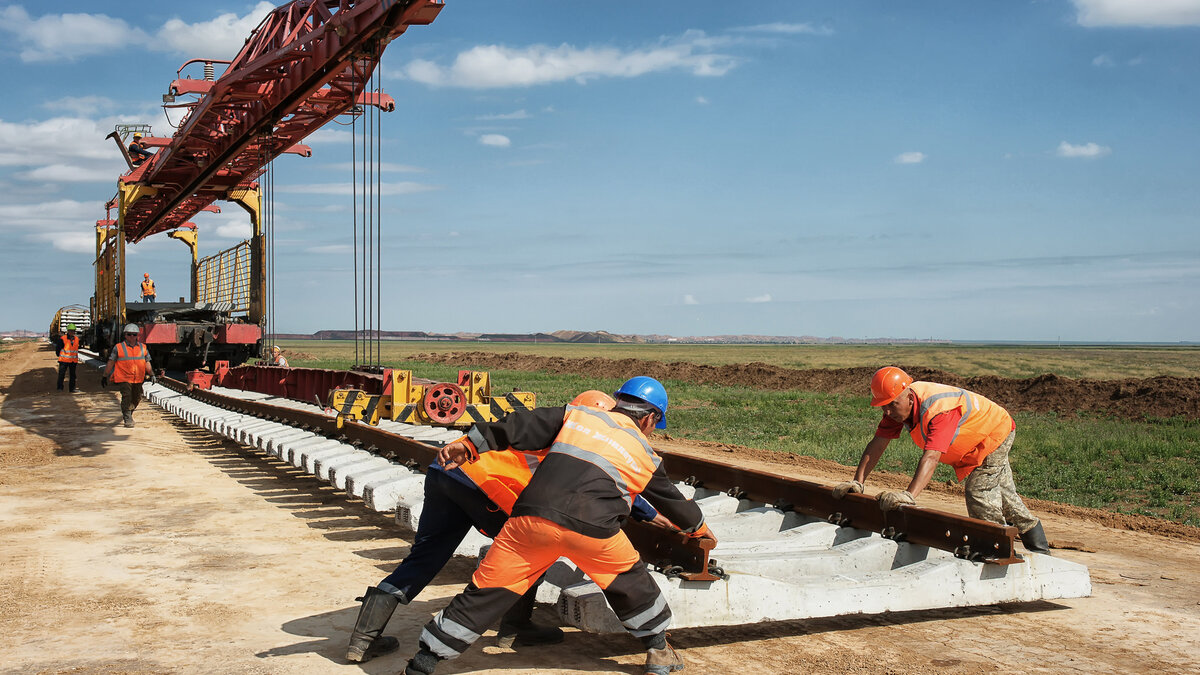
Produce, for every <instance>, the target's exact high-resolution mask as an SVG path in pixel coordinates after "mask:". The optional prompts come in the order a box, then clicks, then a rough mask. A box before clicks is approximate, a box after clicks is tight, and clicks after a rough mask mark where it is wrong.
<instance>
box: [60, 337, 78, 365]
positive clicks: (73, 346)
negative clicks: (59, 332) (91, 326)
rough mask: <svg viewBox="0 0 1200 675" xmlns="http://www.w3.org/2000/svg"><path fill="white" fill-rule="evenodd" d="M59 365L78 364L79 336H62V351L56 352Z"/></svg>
mask: <svg viewBox="0 0 1200 675" xmlns="http://www.w3.org/2000/svg"><path fill="white" fill-rule="evenodd" d="M58 362H59V363H79V336H78V335H76V336H75V337H70V336H67V335H64V336H62V349H60V350H59V352H58Z"/></svg>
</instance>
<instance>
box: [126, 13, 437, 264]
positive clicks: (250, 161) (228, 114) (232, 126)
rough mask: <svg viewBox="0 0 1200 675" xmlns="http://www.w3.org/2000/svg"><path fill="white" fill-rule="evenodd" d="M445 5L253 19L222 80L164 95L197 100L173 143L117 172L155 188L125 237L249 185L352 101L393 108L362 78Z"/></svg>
mask: <svg viewBox="0 0 1200 675" xmlns="http://www.w3.org/2000/svg"><path fill="white" fill-rule="evenodd" d="M442 7H443V1H442V0H294V1H293V2H290V3H288V4H286V5H282V6H280V7H278V8H276V9H275V10H273V11H272V12H271V13H270V14H269V15H268V16H267V17H266V19H264V20H263V22H262V23H261V24H259V26H258V28H256V29H255V30H254V33H253V34H252V35H251V37H250V39H249V40H247V42H246V45H245V46H244V47H242V50H241V52H239V53H238V55H237V57H236V58H235V59H234V60H233V61H232V62H230V64H229V67H228V68H227V69H226V70H225V72H224V73H223V74H222V75H221V77H220V78H218V79H216V80H215V81H213V80H207V79H206V80H193V79H180V80H175V81H174V82H172V83H171V91H170V96H174V95H180V94H199V95H200V99H199V100H198V101H196V102H195V103H191V104H187V105H186V106H185V107H188V108H190V110H189V112H188V113H187V115H186V116H185V117H184V118H183V120H182V121H181V122H180V124H179V127H178V131H176V133H175V135H174V136H173V137H172V138H171V139H170V143H169V144H165V147H163V148H162V149H161V150H159V151H158V152H157V153H156V154H155V155H154V156H153V157H151V158H149V159H148V160H147V161H146V162H145V163H143V164H142V165H141V166H138V167H137V168H135V169H133V170H132V171H131V172H129V173H128V174H127V175H125V176H122V177H121V179H120V180H121V182H122V183H125V184H133V183H137V184H139V185H142V186H147V187H149V188H152V190H148V191H146V195H145V196H142V197H140V198H139V199H137V200H136V201H135V202H134V203H133V204H131V205H130V207H129V209H128V211H127V212H126V213H125V240H126V241H127V242H129V243H135V242H138V241H141V240H142V239H145V238H146V237H148V236H150V235H153V234H156V233H159V232H165V231H168V230H173V229H175V228H177V227H180V226H181V225H183V224H184V223H186V222H187V221H188V220H189V219H191V218H192V217H193V216H194V215H195V214H196V213H198V212H199V211H201V210H202V209H203V208H204V207H206V206H208V205H209V204H211V203H212V202H213V201H215V200H217V199H228V198H229V197H230V192H231V191H233V190H235V189H237V188H239V187H242V188H245V187H250V186H252V185H253V182H254V180H255V179H256V178H258V176H259V175H260V174H261V173H262V171H263V169H264V167H265V166H266V165H267V164H268V163H269V162H270V161H271V160H272V159H274V158H275V157H277V156H278V155H280V154H282V153H285V152H289V151H291V152H297V151H299V152H304V150H305V149H303V146H300V148H299V149H298V148H297V144H298V143H299V142H300V141H302V140H303V139H304V138H305V137H307V136H308V135H309V134H311V133H312V132H314V131H316V130H317V129H319V128H320V127H321V126H322V125H324V124H325V123H327V122H329V121H330V120H331V119H333V118H334V117H336V116H337V115H339V114H342V113H344V112H346V111H347V110H349V109H350V108H351V106H353V105H355V104H356V103H361V104H364V105H375V106H379V107H380V108H383V109H385V110H392V109H394V108H395V102H394V101H393V100H392V99H391V97H389V96H386V95H383V94H371V95H366V96H364V94H363V91H364V89H365V87H366V85H367V82H368V80H369V79H370V77H371V74H372V73H373V72H374V71H375V68H376V67H377V66H378V64H379V59H380V57H381V56H382V55H383V50H384V48H385V47H386V46H387V44H388V43H389V42H391V41H392V40H393V39H395V38H396V37H398V36H399V35H401V34H402V33H404V32H405V31H406V30H407V29H408V27H409V26H412V25H427V24H429V23H431V22H432V21H433V20H434V19H435V18H436V17H437V15H438V13H439V12H440V11H441V9H442ZM189 63H191V62H189ZM209 63H211V61H210V62H209ZM184 65H185V66H186V65H187V64H184ZM181 70H182V68H181ZM165 98H166V99H167V100H169V98H170V97H169V96H168V97H165ZM152 140H159V139H152ZM151 145H160V143H151Z"/></svg>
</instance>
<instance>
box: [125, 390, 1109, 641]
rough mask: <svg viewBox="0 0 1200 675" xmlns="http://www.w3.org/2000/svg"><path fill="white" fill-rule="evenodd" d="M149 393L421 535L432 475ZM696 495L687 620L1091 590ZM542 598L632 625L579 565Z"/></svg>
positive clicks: (683, 611)
mask: <svg viewBox="0 0 1200 675" xmlns="http://www.w3.org/2000/svg"><path fill="white" fill-rule="evenodd" d="M214 391H217V392H218V393H220V394H223V395H226V396H234V397H239V398H247V399H252V400H257V401H262V402H265V403H269V404H271V405H277V406H285V407H289V408H294V409H297V410H305V411H309V412H312V411H319V410H320V408H318V407H317V406H315V405H312V404H307V403H303V402H298V401H292V400H288V399H280V398H274V397H270V396H266V395H263V394H259V393H254V392H242V391H239V390H230V389H221V388H214ZM146 394H147V397H148V398H149V400H150V401H151V402H152V403H154V404H156V405H158V406H160V407H162V408H163V409H165V410H167V411H168V412H171V413H172V414H175V415H177V416H178V417H180V418H181V419H183V420H185V421H186V422H188V423H189V424H192V425H196V426H199V427H203V428H205V429H207V430H209V431H211V432H213V433H214V434H217V435H220V436H224V437H226V438H229V439H231V440H234V441H236V442H238V443H241V444H243V445H245V446H249V447H253V448H256V449H257V450H259V451H261V452H263V453H265V454H267V455H270V456H272V457H275V458H278V459H279V460H281V461H282V462H285V463H287V464H290V465H291V466H293V467H296V468H299V469H302V470H304V471H305V472H307V473H309V474H312V475H314V476H317V477H318V478H320V479H321V480H324V481H328V482H329V483H331V484H332V485H333V486H334V487H336V488H337V489H339V490H343V491H345V493H346V495H347V497H348V498H349V497H353V498H358V499H361V500H362V501H363V503H364V504H366V506H367V507H368V508H370V509H372V510H374V511H377V512H382V513H386V512H393V511H394V512H395V518H396V521H397V523H398V524H399V525H401V526H403V527H405V528H407V529H409V530H415V529H416V526H417V522H418V520H419V519H420V515H421V509H422V506H423V501H422V500H423V497H424V475H423V474H422V473H420V472H417V471H414V470H413V469H411V468H407V467H405V466H403V465H401V464H397V463H395V462H391V461H388V460H387V459H384V458H382V457H379V456H376V455H374V454H372V453H370V452H367V451H366V450H361V449H358V448H356V447H354V446H351V445H348V444H345V443H341V442H339V441H336V440H331V439H329V438H326V437H323V436H320V435H318V434H314V433H311V432H307V431H304V430H301V429H297V428H295V427H290V426H287V425H285V424H281V423H277V422H268V421H265V420H262V419H259V418H256V417H253V416H250V415H243V414H240V413H234V412H230V411H228V410H224V409H222V408H218V407H216V406H212V405H209V404H207V403H203V402H200V401H197V400H194V399H191V398H188V397H187V396H185V395H182V394H178V393H176V392H174V391H172V390H170V389H168V388H166V387H163V386H159V385H153V384H147V385H146ZM381 427H383V428H384V429H385V430H387V431H389V432H392V433H397V434H401V435H404V436H407V437H409V438H413V439H417V440H420V441H422V442H423V443H426V444H428V445H431V446H433V447H440V446H442V445H444V444H446V443H449V442H450V441H453V440H455V439H457V438H459V437H460V436H461V435H462V433H461V432H460V431H455V430H451V429H442V428H437V427H417V426H412V425H406V424H400V423H396V422H390V421H388V422H384V423H382V424H381ZM678 486H679V489H680V490H681V491H682V492H683V493H684V494H685V495H687V496H691V497H693V498H694V499H696V502H697V503H698V504H699V505H700V507H701V509H702V510H703V511H704V513H705V518H706V519H707V521H708V523H709V526H710V527H711V528H712V529H713V531H714V532H715V533H716V534H717V536H718V537H720V540H721V541H720V544H719V545H718V546H717V548H716V549H714V550H713V551H712V560H713V561H715V564H716V565H718V566H719V567H720V568H721V570H722V571H723V573H724V575H726V577H725V578H723V579H720V580H717V581H705V582H698V581H686V580H683V579H681V578H679V577H678V576H677V575H675V574H673V573H672V571H671V570H656V571H654V572H653V576H654V579H655V581H656V582H657V583H658V585H659V587H660V588H661V589H662V590H663V592H664V594H665V595H666V597H667V600H668V602H669V603H670V605H671V609H672V611H673V612H674V615H675V620H674V625H675V626H677V627H691V626H716V625H739V624H749V623H757V622H760V621H782V620H792V619H804V618H814V617H828V616H836V615H844V614H877V613H882V612H897V611H906V610H920V609H934V608H943V607H965V606H972V605H992V604H1000V603H1011V602H1028V601H1033V600H1050V599H1055V598H1074V597H1084V596H1087V595H1090V594H1091V580H1090V577H1089V574H1088V570H1087V568H1086V567H1085V566H1083V565H1079V564H1076V563H1072V562H1068V561H1066V560H1062V559H1059V558H1054V557H1050V556H1046V555H1041V554H1028V553H1027V554H1025V561H1024V562H1023V563H1019V564H1012V565H993V564H984V563H979V562H971V561H968V560H963V559H959V558H956V557H954V556H953V555H952V554H951V553H948V552H945V551H941V550H938V549H933V548H929V547H926V546H919V545H915V544H911V543H908V542H897V541H893V540H891V539H885V538H883V537H881V536H880V535H879V534H876V533H873V532H869V531H866V530H859V529H855V528H851V527H839V526H838V525H835V524H832V523H829V522H826V521H824V520H820V519H817V518H813V517H809V516H805V515H802V514H799V513H796V512H794V511H788V512H784V511H782V510H779V509H777V508H773V507H771V506H769V505H766V504H763V503H759V502H753V501H750V500H746V499H737V498H735V497H732V496H729V495H728V494H725V493H722V492H715V491H711V490H705V489H702V488H699V489H698V488H695V487H692V486H690V485H685V484H683V483H678ZM488 543H489V540H488V539H487V538H485V537H484V536H483V535H481V534H479V533H478V532H476V531H474V530H473V531H472V532H471V534H470V535H469V536H468V537H467V538H466V540H464V542H463V544H462V545H461V546H459V548H458V550H457V551H456V553H457V554H458V555H464V556H478V555H479V554H480V552H481V549H482V548H484V547H486V546H487V545H488ZM538 599H539V601H542V602H550V603H556V604H557V607H558V610H559V613H560V614H561V616H562V618H563V621H564V623H566V624H570V625H573V626H576V627H578V628H580V629H583V630H588V631H593V632H609V631H612V632H617V631H621V630H623V629H622V628H621V626H620V623H619V622H618V621H617V619H616V617H615V615H613V613H612V611H611V610H610V609H609V608H608V605H607V603H606V602H605V601H604V597H603V595H602V594H601V593H600V589H599V588H598V587H597V586H596V585H595V584H593V583H591V582H590V581H589V580H587V579H586V578H585V577H584V576H583V574H582V573H580V572H579V571H578V569H576V568H575V567H574V565H572V564H571V563H570V562H569V561H567V560H565V559H562V560H559V561H558V562H557V563H555V565H554V566H553V567H552V568H551V570H550V572H549V573H548V574H547V581H546V583H544V584H542V586H541V588H540V589H539V594H538Z"/></svg>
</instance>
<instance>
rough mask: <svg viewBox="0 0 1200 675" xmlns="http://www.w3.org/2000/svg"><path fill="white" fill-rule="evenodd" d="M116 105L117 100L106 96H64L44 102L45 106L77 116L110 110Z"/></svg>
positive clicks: (43, 105)
mask: <svg viewBox="0 0 1200 675" xmlns="http://www.w3.org/2000/svg"><path fill="white" fill-rule="evenodd" d="M116 106H117V104H116V102H115V101H113V100H112V99H111V98H107V97H105V96H64V97H63V98H60V99H55V100H53V101H46V102H45V103H43V104H42V107H43V108H47V109H49V110H55V111H59V112H67V113H71V114H73V115H77V116H86V115H88V114H92V113H98V112H108V111H110V110H112V109H114V108H116Z"/></svg>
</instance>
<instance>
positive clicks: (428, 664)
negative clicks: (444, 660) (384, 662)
mask: <svg viewBox="0 0 1200 675" xmlns="http://www.w3.org/2000/svg"><path fill="white" fill-rule="evenodd" d="M440 660H441V659H440V658H438V655H437V654H434V653H433V652H431V651H429V650H428V649H426V648H425V647H424V646H422V647H421V651H419V652H417V653H416V654H415V655H413V657H412V658H411V659H409V660H408V665H406V666H405V667H404V675H433V670H434V668H437V664H438V661H440Z"/></svg>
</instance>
